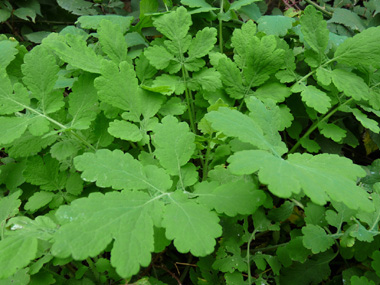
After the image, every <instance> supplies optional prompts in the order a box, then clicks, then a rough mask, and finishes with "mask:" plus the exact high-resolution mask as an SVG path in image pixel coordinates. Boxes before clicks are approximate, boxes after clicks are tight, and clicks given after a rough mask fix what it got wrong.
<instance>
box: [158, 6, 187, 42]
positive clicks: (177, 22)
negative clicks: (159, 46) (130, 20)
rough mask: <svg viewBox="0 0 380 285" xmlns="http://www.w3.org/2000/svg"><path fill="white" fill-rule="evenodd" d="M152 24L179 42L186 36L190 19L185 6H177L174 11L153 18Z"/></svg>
mask: <svg viewBox="0 0 380 285" xmlns="http://www.w3.org/2000/svg"><path fill="white" fill-rule="evenodd" d="M153 24H154V26H155V27H156V28H157V30H158V31H159V32H161V33H162V34H163V35H164V36H166V37H167V38H169V39H171V40H172V41H174V42H178V44H179V42H180V41H182V40H183V39H184V38H185V37H186V35H187V33H188V31H189V28H190V26H191V24H192V21H191V16H190V14H189V13H187V10H186V8H185V7H179V8H178V9H177V10H176V11H174V12H170V13H169V14H165V15H162V16H160V17H159V18H157V19H155V20H154V22H153Z"/></svg>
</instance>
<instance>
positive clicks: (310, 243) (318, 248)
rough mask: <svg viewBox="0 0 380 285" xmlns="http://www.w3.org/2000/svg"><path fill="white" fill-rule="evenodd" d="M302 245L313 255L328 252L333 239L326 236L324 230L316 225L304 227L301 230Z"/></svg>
mask: <svg viewBox="0 0 380 285" xmlns="http://www.w3.org/2000/svg"><path fill="white" fill-rule="evenodd" d="M302 233H303V235H304V236H303V240H302V241H303V244H304V246H305V247H306V248H308V249H311V251H312V252H313V253H314V254H317V253H320V252H324V251H326V250H328V249H329V248H330V247H331V246H332V245H333V244H334V238H332V237H330V236H328V235H327V234H326V232H325V230H324V229H322V228H321V227H320V226H316V225H306V226H305V227H303V228H302Z"/></svg>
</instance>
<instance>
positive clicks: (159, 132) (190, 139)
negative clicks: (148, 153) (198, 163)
mask: <svg viewBox="0 0 380 285" xmlns="http://www.w3.org/2000/svg"><path fill="white" fill-rule="evenodd" d="M153 132H154V135H153V144H154V146H155V147H156V150H155V151H154V154H155V156H156V157H157V159H158V160H159V161H160V164H161V165H162V166H163V167H165V168H166V169H167V170H168V172H169V173H170V174H172V175H178V174H179V171H180V167H181V166H183V165H185V164H186V163H187V162H188V161H189V160H190V158H191V156H192V155H193V153H194V151H195V143H194V140H195V135H194V134H193V133H192V132H190V129H189V126H188V125H187V124H186V123H184V122H181V123H179V122H178V120H177V119H176V118H174V117H173V116H166V117H165V118H164V119H163V120H162V122H161V124H158V125H156V126H155V127H154V128H153Z"/></svg>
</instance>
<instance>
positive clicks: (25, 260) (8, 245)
mask: <svg viewBox="0 0 380 285" xmlns="http://www.w3.org/2000/svg"><path fill="white" fill-rule="evenodd" d="M36 254H37V239H35V238H24V237H22V236H11V237H8V238H5V239H3V240H1V241H0V267H1V270H0V279H5V278H8V277H10V276H12V275H13V274H15V273H16V272H17V271H19V270H20V269H21V268H23V267H25V266H27V265H28V264H29V263H30V262H31V261H32V260H33V259H35V258H36Z"/></svg>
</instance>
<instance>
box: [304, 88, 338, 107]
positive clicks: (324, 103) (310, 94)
mask: <svg viewBox="0 0 380 285" xmlns="http://www.w3.org/2000/svg"><path fill="white" fill-rule="evenodd" d="M301 88H302V92H301V97H302V101H304V102H305V103H306V105H308V106H309V107H311V108H313V109H315V110H316V111H318V112H319V113H321V114H325V113H326V112H327V111H328V110H329V108H330V107H331V103H330V101H331V99H330V97H329V96H327V94H326V93H325V92H323V91H322V90H320V89H318V88H317V87H315V86H313V85H307V86H302V87H301Z"/></svg>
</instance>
